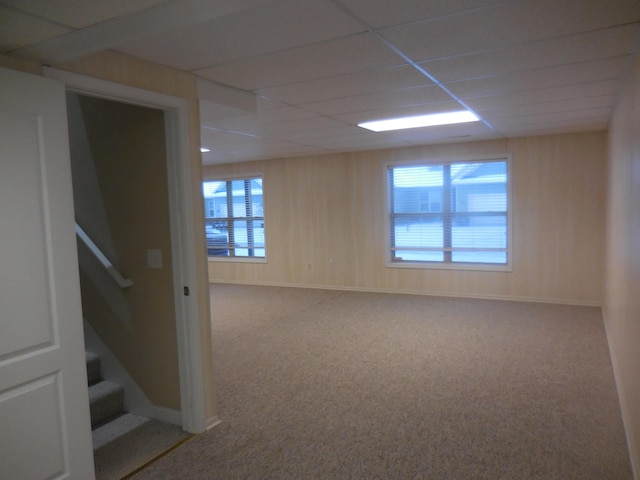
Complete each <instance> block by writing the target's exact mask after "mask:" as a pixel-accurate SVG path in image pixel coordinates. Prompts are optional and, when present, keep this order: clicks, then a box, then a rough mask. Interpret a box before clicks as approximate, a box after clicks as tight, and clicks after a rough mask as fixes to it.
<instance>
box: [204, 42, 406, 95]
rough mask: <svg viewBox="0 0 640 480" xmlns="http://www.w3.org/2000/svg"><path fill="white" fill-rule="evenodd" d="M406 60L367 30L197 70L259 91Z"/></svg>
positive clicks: (397, 63)
mask: <svg viewBox="0 0 640 480" xmlns="http://www.w3.org/2000/svg"><path fill="white" fill-rule="evenodd" d="M403 63H405V62H404V61H403V60H402V58H401V57H400V56H399V55H397V54H395V53H394V52H392V51H391V50H389V48H388V47H387V46H386V45H385V44H384V42H382V41H381V40H380V39H379V38H377V37H376V36H375V35H373V34H371V33H364V34H358V35H353V36H350V37H347V38H342V39H338V40H333V41H329V42H324V43H319V44H314V45H308V46H305V47H299V48H294V49H291V50H286V51H283V52H278V53H274V54H269V55H263V56H260V57H255V58H251V59H246V60H239V61H236V62H231V63H227V64H224V65H219V66H216V67H211V68H205V69H202V70H197V71H196V72H195V73H197V74H199V75H202V76H203V77H205V78H209V79H211V80H214V81H217V82H220V83H223V84H225V85H230V86H233V87H236V88H240V89H243V90H258V89H265V88H268V87H273V86H277V85H289V84H293V83H298V82H303V81H309V80H316V79H321V78H325V77H332V76H337V75H343V74H347V73H354V72H358V71H360V70H366V69H371V68H374V67H387V66H393V65H400V64H403Z"/></svg>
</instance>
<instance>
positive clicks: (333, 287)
mask: <svg viewBox="0 0 640 480" xmlns="http://www.w3.org/2000/svg"><path fill="white" fill-rule="evenodd" d="M209 283H210V284H216V283H222V284H225V283H226V284H231V285H257V286H261V287H290V288H312V289H318V290H336V291H345V292H365V293H395V294H403V295H422V296H431V297H450V298H475V299H478V300H505V301H513V302H532V303H550V304H555V305H572V306H577V307H601V306H602V305H601V303H600V302H595V301H586V300H575V299H565V298H537V297H524V296H515V295H485V294H477V293H459V292H425V291H422V290H403V289H392V288H369V287H348V286H336V285H318V284H305V283H287V282H260V281H257V282H245V281H237V280H211V279H210V280H209Z"/></svg>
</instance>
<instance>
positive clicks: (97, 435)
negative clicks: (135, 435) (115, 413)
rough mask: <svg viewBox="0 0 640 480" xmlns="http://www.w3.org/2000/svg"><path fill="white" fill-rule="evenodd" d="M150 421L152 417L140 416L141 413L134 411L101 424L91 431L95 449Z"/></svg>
mask: <svg viewBox="0 0 640 480" xmlns="http://www.w3.org/2000/svg"><path fill="white" fill-rule="evenodd" d="M149 421H150V419H148V418H147V417H140V416H139V415H133V414H132V413H125V414H123V415H120V416H119V417H117V418H114V419H113V420H111V421H110V422H108V423H105V424H104V425H101V426H100V427H98V428H96V429H95V430H93V431H92V432H91V437H92V438H93V449H94V450H98V449H99V448H101V447H103V446H104V445H106V444H108V443H110V442H112V441H114V440H115V439H117V438H120V437H122V436H123V435H126V434H128V433H131V432H133V431H134V430H136V429H138V428H140V427H141V426H142V425H144V424H146V423H147V422H149Z"/></svg>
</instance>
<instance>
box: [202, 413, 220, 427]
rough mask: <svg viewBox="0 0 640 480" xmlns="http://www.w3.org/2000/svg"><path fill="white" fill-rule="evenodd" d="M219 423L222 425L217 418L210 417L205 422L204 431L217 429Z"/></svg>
mask: <svg viewBox="0 0 640 480" xmlns="http://www.w3.org/2000/svg"><path fill="white" fill-rule="evenodd" d="M221 423H222V420H220V419H219V418H218V417H215V416H214V417H210V418H208V419H207V421H206V422H205V430H211V429H212V428H215V427H217V426H218V425H220V424H221Z"/></svg>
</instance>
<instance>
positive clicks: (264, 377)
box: [133, 285, 632, 480]
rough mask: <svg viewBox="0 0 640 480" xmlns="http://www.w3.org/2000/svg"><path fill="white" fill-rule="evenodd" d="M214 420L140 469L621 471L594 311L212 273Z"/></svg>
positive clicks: (274, 474) (477, 475)
mask: <svg viewBox="0 0 640 480" xmlns="http://www.w3.org/2000/svg"><path fill="white" fill-rule="evenodd" d="M211 301H212V307H213V311H214V315H213V319H214V347H215V348H214V355H215V372H216V379H215V380H216V382H217V386H218V389H217V392H218V404H219V417H220V419H221V420H222V421H223V423H222V425H220V426H218V427H216V428H214V429H213V430H211V431H210V432H207V433H205V434H202V435H199V436H197V437H195V438H194V439H193V440H191V441H189V442H187V443H186V444H184V445H183V446H181V447H179V448H178V449H176V450H174V451H173V452H172V453H170V454H169V455H167V456H165V457H163V458H162V459H160V460H159V461H157V462H155V463H154V464H152V465H151V466H150V467H149V468H147V469H145V470H144V471H142V472H141V473H139V474H137V475H136V476H134V477H133V478H134V479H135V480H146V479H154V480H157V479H176V478H180V479H225V480H232V479H298V480H303V479H367V480H369V479H434V480H435V479H443V480H444V479H456V480H458V479H487V480H489V479H490V480H498V479H517V480H526V479H540V480H543V479H544V480H552V479H558V480H560V479H562V480H571V479H576V480H607V479H611V480H614V479H615V480H626V479H631V478H632V474H631V470H630V465H629V459H628V453H627V449H626V444H625V437H624V431H623V427H622V422H621V417H620V410H619V406H618V400H617V395H616V390H615V385H614V380H613V375H612V370H611V364H610V359H609V356H608V347H607V342H606V338H605V334H604V328H603V323H602V318H601V314H600V310H599V309H596V308H586V307H569V306H558V305H546V304H534V303H517V302H500V301H484V300H463V299H447V298H436V297H420V296H404V295H387V294H368V293H353V292H335V291H323V290H308V289H286V288H271V287H246V286H230V285H215V286H213V287H212V296H211Z"/></svg>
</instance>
